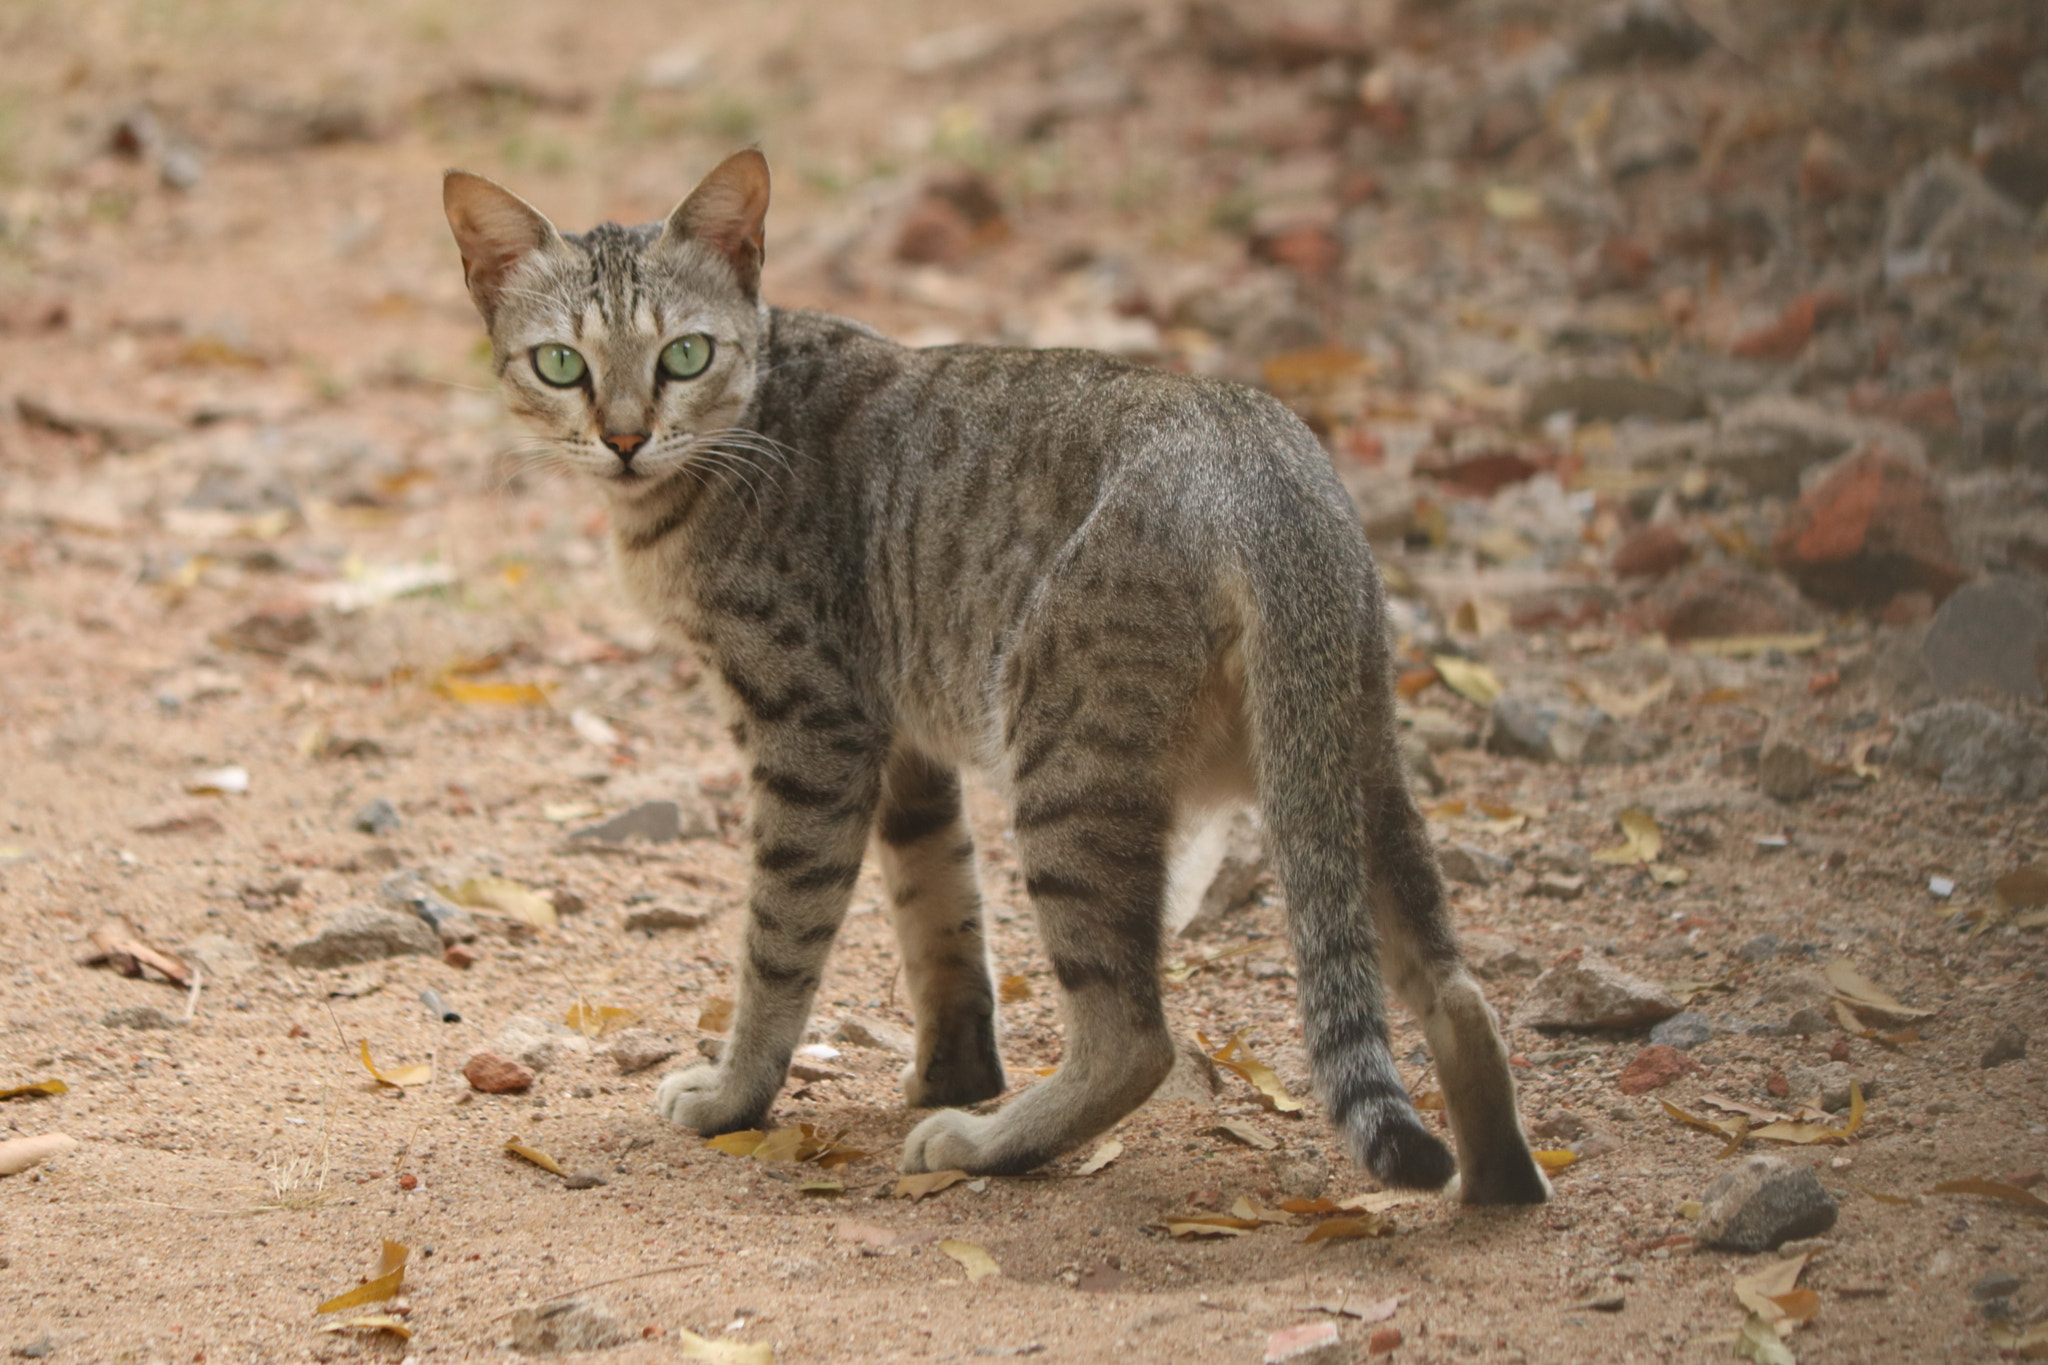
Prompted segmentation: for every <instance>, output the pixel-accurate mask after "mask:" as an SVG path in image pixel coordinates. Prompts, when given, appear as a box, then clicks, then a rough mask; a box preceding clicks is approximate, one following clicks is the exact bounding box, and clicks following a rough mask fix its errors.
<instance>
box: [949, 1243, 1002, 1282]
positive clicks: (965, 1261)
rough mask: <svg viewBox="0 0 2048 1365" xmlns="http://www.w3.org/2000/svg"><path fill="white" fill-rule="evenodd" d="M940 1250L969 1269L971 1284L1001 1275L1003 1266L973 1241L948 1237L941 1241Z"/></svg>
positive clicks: (968, 1277) (968, 1274)
mask: <svg viewBox="0 0 2048 1365" xmlns="http://www.w3.org/2000/svg"><path fill="white" fill-rule="evenodd" d="M939 1250H940V1251H943V1252H945V1253H946V1254H947V1255H948V1256H951V1257H952V1258H953V1259H954V1260H956V1261H958V1262H959V1263H960V1264H961V1266H962V1267H963V1268H964V1269H965V1270H966V1271H967V1279H968V1282H969V1283H970V1284H973V1283H978V1282H980V1281H982V1280H985V1279H987V1278H988V1277H989V1276H991V1275H1000V1274H1002V1273H1003V1268H1002V1267H1001V1266H999V1265H997V1264H996V1258H995V1257H993V1256H991V1255H989V1254H988V1253H987V1252H986V1251H983V1250H982V1249H981V1248H980V1247H978V1246H976V1245H975V1244H974V1243H972V1242H956V1241H953V1240H952V1239H950V1238H948V1239H947V1240H946V1241H943V1242H941V1243H939Z"/></svg>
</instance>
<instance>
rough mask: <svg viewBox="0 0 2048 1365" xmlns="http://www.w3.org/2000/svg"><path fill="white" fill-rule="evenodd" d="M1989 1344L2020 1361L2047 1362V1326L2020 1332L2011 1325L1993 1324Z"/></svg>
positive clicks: (2004, 1323)
mask: <svg viewBox="0 0 2048 1365" xmlns="http://www.w3.org/2000/svg"><path fill="white" fill-rule="evenodd" d="M1991 1344H1992V1345H1993V1346H1996V1347H1997V1348H1998V1349H1999V1350H2001V1351H2010V1352H2011V1353H2012V1354H2013V1355H2014V1356H2016V1357H2018V1358H2019V1359H2021V1360H2048V1324H2044V1325H2042V1326H2040V1327H2030V1328H2028V1329H2027V1330H2026V1331H2024V1332H2022V1331H2020V1330H2019V1329H2018V1328H2017V1327H2014V1326H2013V1325H2012V1324H2011V1323H2006V1322H1994V1323H1992V1324H1991Z"/></svg>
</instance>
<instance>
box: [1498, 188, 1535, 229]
mask: <svg viewBox="0 0 2048 1365" xmlns="http://www.w3.org/2000/svg"><path fill="white" fill-rule="evenodd" d="M1486 211H1487V213H1488V214H1490V215H1491V216H1493V217H1495V218H1498V219H1499V220H1500V221H1501V222H1503V223H1526V222H1529V221H1531V220H1532V219H1536V218H1541V217H1542V216H1543V196H1542V195H1540V194H1538V193H1537V192H1536V191H1534V190H1526V189H1522V188H1521V187H1519V186H1516V185H1488V186H1487V187H1486Z"/></svg>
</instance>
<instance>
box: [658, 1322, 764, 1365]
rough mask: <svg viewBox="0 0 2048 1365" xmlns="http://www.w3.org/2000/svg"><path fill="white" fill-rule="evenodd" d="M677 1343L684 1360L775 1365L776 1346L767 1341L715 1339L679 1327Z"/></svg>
mask: <svg viewBox="0 0 2048 1365" xmlns="http://www.w3.org/2000/svg"><path fill="white" fill-rule="evenodd" d="M675 1345H676V1350H677V1352H678V1353H679V1354H680V1355H681V1356H682V1358H683V1359H684V1360H704V1361H709V1362H711V1365H775V1348H774V1347H773V1346H771V1345H769V1344H768V1343H767V1342H765V1341H713V1340H711V1339H710V1338H709V1337H700V1336H698V1335H697V1334H696V1333H695V1332H692V1331H691V1330H690V1329H689V1328H687V1327H678V1328H677V1329H676V1334H675Z"/></svg>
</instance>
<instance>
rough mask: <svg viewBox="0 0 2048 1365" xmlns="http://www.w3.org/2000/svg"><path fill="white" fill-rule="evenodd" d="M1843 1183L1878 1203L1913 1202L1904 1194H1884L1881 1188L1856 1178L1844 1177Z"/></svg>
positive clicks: (1908, 1203) (1898, 1203)
mask: <svg viewBox="0 0 2048 1365" xmlns="http://www.w3.org/2000/svg"><path fill="white" fill-rule="evenodd" d="M1843 1183H1844V1184H1846V1185H1847V1186H1848V1187H1849V1188H1850V1189H1852V1190H1854V1191H1856V1193H1858V1194H1860V1195H1862V1196H1864V1197H1865V1198H1866V1199H1875V1200H1876V1201H1877V1202H1878V1203H1880V1204H1890V1205H1892V1206H1894V1207H1899V1206H1903V1205H1910V1204H1911V1203H1912V1202H1913V1201H1912V1199H1911V1198H1910V1197H1908V1196H1906V1195H1903V1194H1886V1193H1885V1192H1884V1191H1883V1190H1873V1189H1871V1188H1870V1187H1869V1186H1868V1185H1865V1184H1863V1183H1862V1182H1861V1181H1858V1180H1847V1179H1845V1180H1844V1181H1843Z"/></svg>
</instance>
